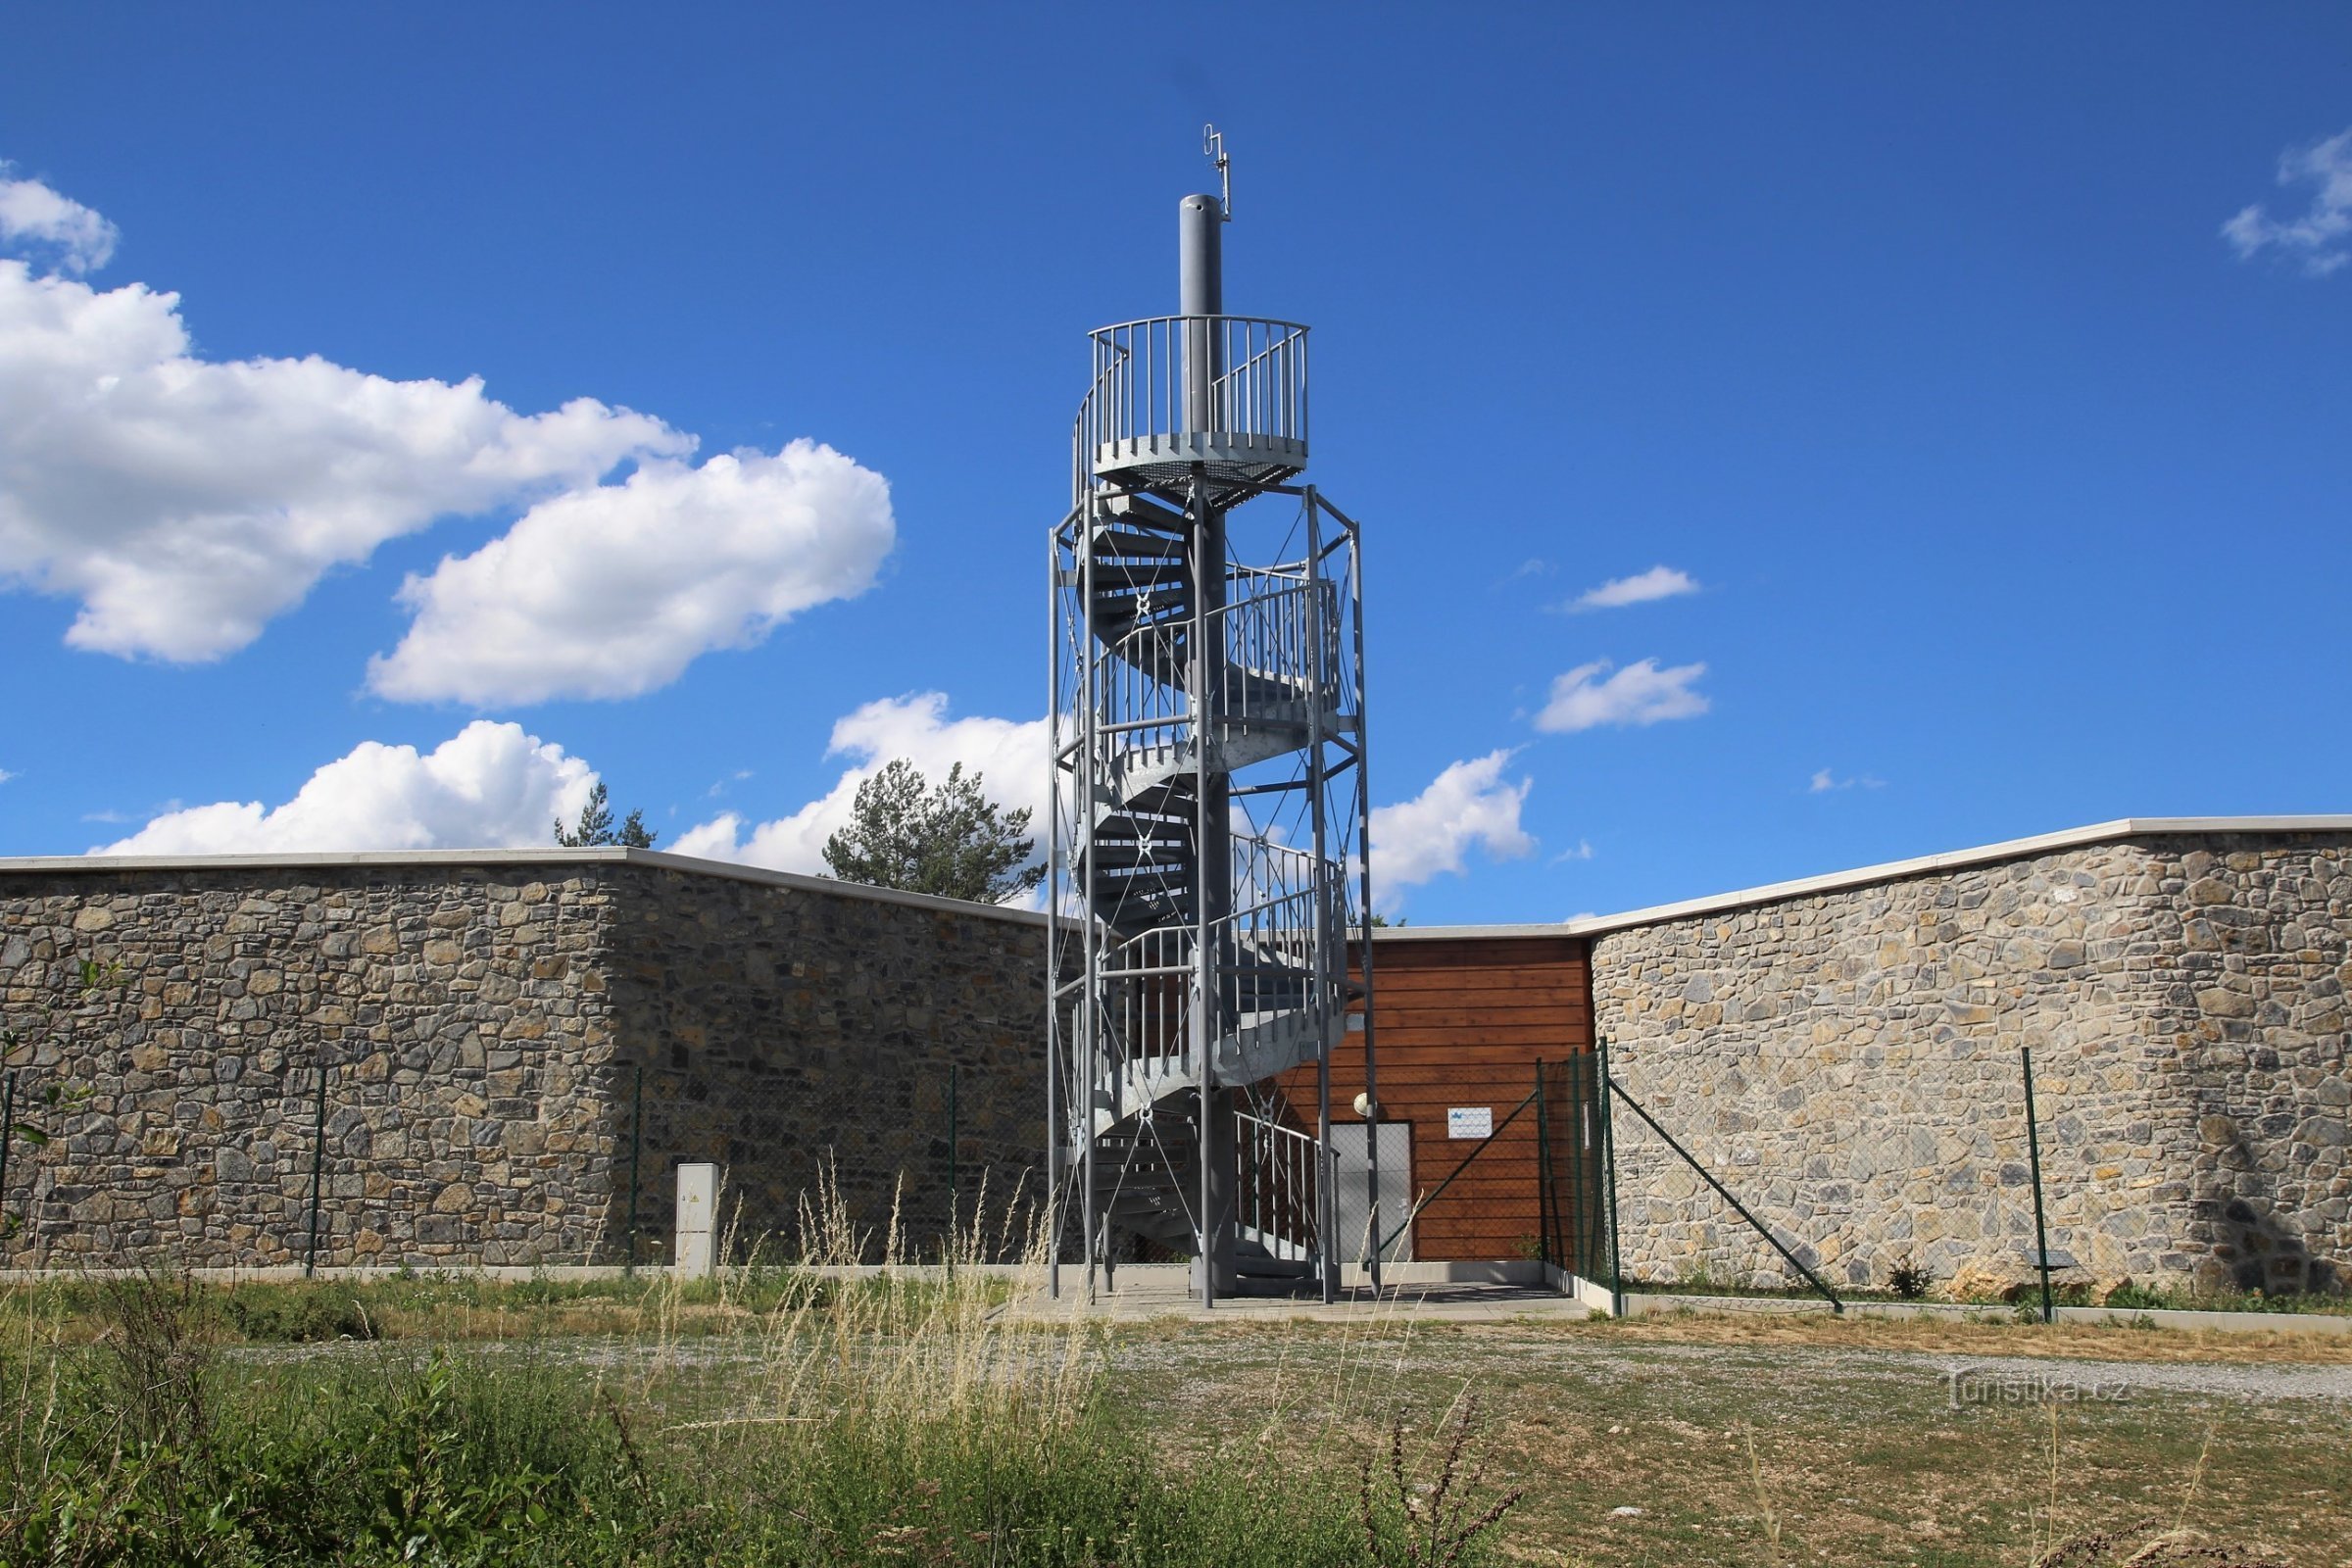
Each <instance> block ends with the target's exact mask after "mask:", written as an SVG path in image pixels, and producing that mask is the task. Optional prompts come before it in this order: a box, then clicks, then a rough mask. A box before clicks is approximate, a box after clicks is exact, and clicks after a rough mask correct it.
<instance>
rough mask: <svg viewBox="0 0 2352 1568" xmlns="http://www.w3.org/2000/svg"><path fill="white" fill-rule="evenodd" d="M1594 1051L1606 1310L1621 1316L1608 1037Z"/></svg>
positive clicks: (1622, 1269)
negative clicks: (1604, 1195) (1603, 1181)
mask: <svg viewBox="0 0 2352 1568" xmlns="http://www.w3.org/2000/svg"><path fill="white" fill-rule="evenodd" d="M1594 1047H1595V1051H1596V1054H1598V1056H1599V1058H1600V1060H1599V1063H1598V1071H1599V1073H1600V1094H1599V1096H1598V1097H1597V1098H1598V1100H1599V1102H1600V1163H1601V1166H1602V1168H1603V1169H1604V1170H1606V1171H1607V1173H1608V1178H1609V1310H1610V1312H1611V1313H1612V1314H1613V1315H1615V1316H1617V1317H1623V1316H1625V1256H1624V1253H1623V1252H1622V1251H1621V1250H1619V1249H1618V1246H1617V1105H1616V1102H1614V1101H1613V1100H1611V1099H1610V1098H1609V1097H1610V1093H1611V1091H1613V1090H1615V1089H1616V1087H1617V1080H1616V1079H1614V1078H1612V1077H1611V1076H1610V1075H1609V1037H1608V1036H1607V1035H1599V1036H1596V1037H1595V1039H1594Z"/></svg>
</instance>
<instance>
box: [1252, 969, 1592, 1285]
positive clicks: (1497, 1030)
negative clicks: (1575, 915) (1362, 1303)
mask: <svg viewBox="0 0 2352 1568" xmlns="http://www.w3.org/2000/svg"><path fill="white" fill-rule="evenodd" d="M1587 960H1588V949H1587V945H1586V943H1585V942H1584V940H1583V939H1581V938H1578V937H1481V938H1465V939H1460V940H1454V939H1450V938H1426V939H1425V938H1412V939H1407V940H1389V941H1382V942H1380V944H1379V946H1378V948H1377V950H1376V951H1375V954H1374V963H1373V995H1374V1004H1375V1006H1376V1007H1377V1009H1378V1019H1377V1029H1376V1034H1375V1039H1376V1041H1377V1047H1376V1049H1377V1050H1378V1051H1379V1053H1380V1061H1379V1077H1380V1100H1381V1104H1382V1106H1383V1108H1384V1114H1385V1119H1387V1120H1389V1121H1404V1122H1409V1123H1411V1125H1412V1129H1413V1183H1414V1187H1415V1191H1416V1193H1417V1194H1418V1193H1426V1192H1428V1191H1429V1190H1430V1189H1432V1188H1434V1187H1435V1186H1436V1185H1437V1184H1438V1183H1439V1182H1441V1181H1443V1180H1444V1179H1445V1177H1446V1172H1448V1171H1450V1170H1452V1169H1453V1168H1454V1166H1456V1165H1457V1164H1459V1163H1461V1160H1462V1156H1463V1155H1464V1154H1466V1153H1468V1152H1470V1150H1472V1149H1473V1148H1475V1147H1476V1145H1475V1144H1472V1143H1467V1142H1456V1141H1452V1140H1449V1139H1448V1138H1447V1137H1446V1110H1447V1109H1448V1108H1449V1107H1452V1106H1475V1105H1486V1106H1490V1107H1492V1109H1493V1111H1494V1119H1495V1124H1496V1125H1498V1126H1499V1125H1500V1124H1501V1122H1502V1119H1503V1118H1504V1117H1505V1116H1507V1115H1508V1114H1509V1113H1510V1110H1511V1107H1512V1106H1514V1105H1516V1104H1518V1103H1519V1102H1520V1101H1521V1100H1523V1099H1525V1098H1526V1097H1527V1094H1528V1091H1529V1090H1531V1089H1533V1088H1534V1087H1535V1079H1536V1062H1537V1060H1538V1059H1539V1058H1541V1059H1546V1060H1556V1059H1558V1058H1559V1057H1561V1056H1564V1055H1566V1054H1569V1053H1571V1052H1577V1051H1590V1050H1591V1049H1592V1048H1593V993H1592V979H1591V970H1590V967H1589V965H1588V961H1587ZM1331 1079H1332V1093H1331V1100H1332V1116H1333V1119H1334V1120H1335V1121H1352V1120H1354V1119H1355V1111H1354V1102H1355V1097H1356V1095H1357V1094H1359V1093H1360V1092H1361V1091H1362V1089H1363V1087H1364V1037H1363V1036H1362V1035H1360V1034H1353V1033H1351V1034H1349V1035H1348V1036H1347V1037H1346V1038H1345V1039H1344V1040H1343V1041H1342V1043H1341V1045H1340V1048H1339V1049H1338V1051H1337V1052H1335V1053H1334V1054H1333V1058H1332V1075H1331ZM1283 1089H1284V1092H1285V1093H1286V1095H1288V1096H1289V1097H1290V1099H1291V1103H1292V1104H1294V1105H1295V1106H1298V1107H1299V1108H1300V1109H1301V1110H1304V1111H1305V1112H1306V1114H1307V1115H1308V1117H1309V1118H1311V1117H1312V1114H1313V1106H1314V1102H1315V1083H1314V1073H1313V1071H1312V1069H1305V1070H1302V1071H1299V1072H1296V1073H1293V1074H1291V1075H1289V1076H1288V1077H1287V1078H1286V1079H1285V1080H1284V1083H1283ZM1308 1124H1309V1125H1311V1120H1310V1121H1309V1123H1308ZM1536 1168H1537V1166H1536V1113H1535V1110H1534V1109H1533V1108H1532V1107H1531V1108H1530V1109H1528V1111H1527V1112H1526V1113H1525V1114H1523V1115H1521V1116H1520V1118H1519V1119H1518V1120H1517V1121H1515V1122H1513V1123H1512V1124H1511V1125H1510V1127H1509V1128H1508V1129H1507V1130H1505V1131H1504V1132H1503V1133H1502V1134H1501V1135H1500V1136H1499V1137H1497V1138H1496V1139H1495V1143H1494V1145H1493V1147H1491V1148H1489V1149H1488V1150H1487V1151H1486V1152H1485V1153H1483V1154H1481V1155H1479V1157H1478V1160H1477V1162H1476V1163H1475V1164H1473V1165H1471V1166H1470V1168H1469V1169H1468V1170H1467V1171H1465V1172H1464V1173H1463V1175H1462V1177H1461V1179H1460V1180H1459V1181H1457V1182H1455V1183H1454V1184H1453V1185H1452V1186H1451V1187H1450V1188H1448V1189H1446V1192H1445V1194H1444V1195H1443V1196H1441V1197H1440V1198H1438V1199H1437V1201H1435V1202H1433V1203H1431V1204H1430V1205H1429V1207H1427V1208H1425V1209H1424V1210H1423V1211H1422V1213H1421V1215H1420V1218H1419V1220H1418V1221H1417V1222H1416V1223H1415V1227H1414V1235H1413V1244H1414V1253H1413V1255H1414V1256H1416V1257H1419V1258H1424V1259H1453V1258H1476V1259H1485V1258H1507V1257H1517V1256H1520V1255H1523V1254H1524V1252H1525V1251H1526V1250H1527V1249H1529V1248H1530V1247H1532V1246H1533V1245H1534V1242H1535V1239H1536V1237H1537V1235H1538V1232H1539V1231H1540V1229H1541V1221H1540V1212H1541V1211H1540V1209H1539V1206H1538V1201H1537V1197H1536Z"/></svg>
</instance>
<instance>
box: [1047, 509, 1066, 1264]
mask: <svg viewBox="0 0 2352 1568" xmlns="http://www.w3.org/2000/svg"><path fill="white" fill-rule="evenodd" d="M1046 584H1047V589H1046V1218H1045V1226H1046V1294H1047V1295H1048V1296H1050V1297H1052V1298H1053V1299H1055V1300H1059V1299H1061V1216H1062V1189H1061V1139H1062V1131H1061V1104H1060V1100H1061V911H1060V910H1059V909H1057V908H1055V907H1054V900H1055V899H1056V898H1058V897H1060V894H1061V834H1062V822H1061V625H1060V619H1061V603H1060V599H1061V593H1062V583H1061V536H1060V532H1059V530H1058V529H1057V530H1055V531H1054V533H1051V534H1048V535H1047V536H1046Z"/></svg>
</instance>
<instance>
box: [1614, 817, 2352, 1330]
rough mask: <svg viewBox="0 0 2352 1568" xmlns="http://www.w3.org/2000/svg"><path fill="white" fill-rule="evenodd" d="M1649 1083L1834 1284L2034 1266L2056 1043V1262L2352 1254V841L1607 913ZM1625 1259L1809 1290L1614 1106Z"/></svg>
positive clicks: (2177, 1279) (2131, 857)
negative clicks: (2351, 1022) (2065, 1258)
mask: <svg viewBox="0 0 2352 1568" xmlns="http://www.w3.org/2000/svg"><path fill="white" fill-rule="evenodd" d="M1593 969H1594V977H1595V978H1594V1010H1595V1019H1596V1023H1597V1027H1598V1029H1599V1031H1600V1032H1601V1034H1603V1035H1604V1036H1605V1037H1606V1038H1607V1039H1608V1040H1609V1042H1610V1044H1611V1049H1612V1056H1613V1060H1612V1065H1613V1066H1614V1067H1615V1069H1616V1071H1617V1074H1618V1076H1619V1079H1620V1081H1621V1082H1622V1083H1623V1084H1624V1086H1625V1087H1626V1089H1627V1090H1628V1091H1629V1092H1630V1093H1631V1094H1632V1095H1633V1097H1634V1098H1635V1099H1636V1100H1637V1101H1639V1102H1640V1103H1642V1106H1643V1107H1644V1108H1646V1109H1647V1110H1648V1111H1649V1112H1650V1113H1651V1114H1652V1115H1653V1116H1655V1117H1656V1118H1657V1120H1658V1121H1659V1123H1660V1124H1661V1125H1662V1126H1663V1127H1664V1128H1665V1129H1666V1130H1667V1131H1668V1132H1671V1133H1672V1134H1673V1135H1674V1136H1675V1137H1676V1138H1677V1139H1678V1140H1679V1141H1681V1142H1682V1143H1683V1144H1684V1145H1685V1146H1686V1147H1687V1148H1689V1149H1690V1150H1691V1152H1692V1153H1693V1154H1695V1155H1696V1156H1697V1157H1698V1158H1699V1159H1700V1161H1701V1162H1703V1163H1705V1164H1706V1165H1707V1166H1708V1167H1709V1168H1710V1169H1712V1170H1713V1171H1714V1172H1715V1173H1716V1174H1717V1176H1718V1177H1719V1178H1720V1179H1722V1180H1723V1181H1724V1183H1725V1184H1726V1185H1727V1186H1728V1187H1729V1188H1730V1189H1731V1191H1732V1192H1734V1193H1735V1194H1736V1195H1738V1196H1739V1197H1740V1200H1741V1201H1742V1202H1744V1203H1746V1204H1747V1206H1748V1207H1750V1208H1751V1209H1753V1210H1755V1211H1756V1212H1757V1213H1758V1214H1759V1215H1760V1217H1762V1218H1763V1219H1764V1220H1765V1221H1766V1222H1767V1223H1768V1224H1770V1225H1771V1226H1773V1227H1774V1229H1775V1231H1776V1233H1777V1234H1779V1235H1780V1236H1781V1237H1782V1238H1783V1240H1784V1241H1786V1242H1788V1243H1789V1244H1790V1245H1791V1246H1792V1247H1793V1248H1794V1249H1795V1250H1797V1252H1798V1255H1799V1256H1800V1257H1803V1258H1804V1259H1805V1260H1806V1261H1807V1262H1808V1263H1809V1264H1811V1265H1813V1266H1815V1267H1817V1268H1820V1269H1822V1270H1823V1271H1824V1272H1825V1273H1826V1274H1827V1275H1828V1276H1829V1277H1830V1278H1831V1280H1832V1282H1833V1283H1838V1284H1849V1285H1874V1286H1876V1285H1884V1284H1886V1283H1887V1278H1888V1274H1889V1272H1890V1270H1891V1269H1892V1268H1893V1267H1894V1266H1895V1265H1896V1264H1898V1263H1902V1262H1914V1263H1917V1264H1921V1265H1925V1266H1926V1267H1927V1268H1928V1269H1930V1271H1931V1272H1932V1273H1934V1274H1935V1275H1936V1277H1937V1278H1939V1279H1940V1280H1943V1281H1945V1282H1947V1283H1949V1282H1952V1281H1954V1280H1955V1279H1957V1280H1959V1281H1960V1282H1961V1283H1963V1284H1967V1283H1971V1282H1984V1283H1987V1284H1998V1283H2002V1282H2014V1281H2018V1280H2022V1279H2024V1278H2026V1277H2027V1274H2028V1267H2027V1262H2026V1256H2025V1254H2026V1250H2028V1249H2029V1248H2031V1247H2032V1246H2033V1240H2034V1214H2033V1189H2032V1186H2031V1183H2030V1180H2029V1164H2030V1159H2029V1149H2028V1143H2027V1138H2026V1124H2025V1087H2024V1082H2023V1076H2022V1073H2021V1071H2020V1049H2021V1048H2027V1047H2030V1048H2032V1051H2033V1055H2034V1093H2035V1097H2036V1102H2037V1103H2036V1110H2037V1113H2038V1122H2039V1127H2040V1131H2041V1135H2042V1140H2043V1147H2042V1163H2043V1172H2044V1190H2045V1196H2046V1200H2047V1206H2048V1221H2049V1226H2050V1240H2051V1246H2052V1248H2053V1250H2066V1251H2069V1252H2072V1253H2073V1254H2074V1255H2075V1256H2076V1257H2078V1258H2079V1259H2080V1260H2081V1261H2082V1265H2083V1267H2084V1269H2085V1270H2086V1271H2087V1273H2088V1274H2089V1275H2090V1276H2092V1277H2095V1278H2097V1279H2100V1280H2105V1281H2114V1280H2118V1279H2122V1278H2127V1277H2129V1278H2135V1279H2139V1280H2141V1281H2143V1282H2165V1283H2175V1284H2194V1285H2196V1286H2198V1287H2200V1288H2208V1289H2210V1288H2213V1287H2216V1286H2223V1285H2236V1286H2239V1287H2241V1288H2251V1287H2256V1286H2260V1287H2263V1288H2266V1289H2271V1290H2294V1289H2304V1288H2311V1287H2324V1286H2327V1285H2329V1284H2330V1283H2333V1282H2335V1281H2338V1280H2340V1279H2341V1278H2342V1277H2343V1275H2344V1274H2345V1273H2346V1272H2348V1271H2352V1213H2348V1208H2352V1163H2348V1162H2347V1159H2346V1150H2345V1145H2346V1120H2345V1118H2346V1101H2347V1098H2348V1095H2347V1078H2346V1061H2345V1028H2346V1024H2345V1010H2344V989H2345V986H2346V984H2347V983H2348V982H2352V834H2343V833H2335V834H2313V833H2292V834H2264V835H2260V836H2226V835H2225V836H2211V837H2206V838H2202V839H2199V838H2191V837H2182V836H2179V835H2164V836H2151V837H2148V838H2145V839H2138V840H2130V841H2125V842H2114V843H2105V844H2092V845H2085V846H2082V847H2080V848H2074V849H2069V850H2065V851H2061V852H2055V853H2048V854H2043V855H2037V856H2028V857H2023V858H2015V859H2009V860H2003V861H1996V862H1993V863H1987V864H1977V865H1966V866H1960V867H1956V868H1953V869H1948V870H1937V871H1933V872H1927V873H1922V874H1918V875H1913V876H1907V877H1902V878H1898V879H1895V880H1889V881H1883V882H1875V883H1866V884H1863V885H1859V886H1852V887H1845V888H1839V889H1836V890H1833V891H1825V892H1819V893H1812V894H1808V895H1805V896H1801V897H1793V898H1788V899H1783V900H1777V901H1772V902H1764V903H1757V904H1753V905H1749V906H1746V907H1728V908H1725V909H1723V910H1721V911H1720V912H1708V913H1700V914H1694V915H1691V916H1688V917H1684V918H1677V919H1668V920H1663V921H1660V922H1657V923H1654V924H1648V925H1641V926H1634V927H1631V928H1627V929H1618V930H1611V931H1607V932H1605V933H1603V934H1601V935H1599V936H1598V938H1597V940H1596V942H1595V946H1594V957H1593ZM1617 1127H1618V1130H1619V1138H1620V1161H1619V1165H1620V1170H1619V1187H1620V1207H1621V1218H1622V1225H1623V1240H1624V1246H1625V1263H1626V1266H1627V1268H1628V1270H1629V1271H1630V1272H1636V1273H1640V1274H1643V1275H1646V1276H1653V1277H1672V1278H1690V1277H1691V1276H1692V1275H1694V1274H1698V1273H1701V1272H1703V1273H1705V1274H1707V1275H1710V1276H1712V1277H1715V1278H1718V1279H1733V1280H1744V1281H1748V1282H1753V1283H1763V1282H1767V1281H1770V1282H1774V1283H1784V1282H1786V1281H1787V1280H1789V1278H1791V1277H1792V1276H1791V1273H1790V1271H1789V1270H1788V1269H1787V1267H1786V1265H1785V1264H1783V1262H1782V1261H1781V1259H1780V1258H1779V1257H1778V1256H1777V1255H1776V1254H1775V1253H1774V1252H1773V1250H1771V1249H1770V1248H1769V1247H1768V1246H1767V1245H1766V1244H1765V1243H1764V1242H1763V1241H1762V1240H1761V1239H1760V1238H1758V1237H1756V1235H1755V1234H1754V1232H1753V1231H1752V1230H1750V1229H1748V1228H1747V1227H1746V1226H1745V1225H1744V1224H1743V1223H1742V1222H1740V1220H1739V1218H1738V1217H1737V1215H1736V1214H1734V1213H1733V1212H1732V1211H1731V1210H1730V1208H1729V1207H1728V1206H1727V1205H1725V1204H1724V1203H1723V1202H1722V1201H1720V1200H1719V1199H1717V1198H1716V1197H1715V1196H1714V1195H1713V1194H1712V1193H1710V1192H1708V1191H1707V1190H1706V1188H1705V1187H1704V1185H1703V1184H1702V1183H1701V1182H1700V1181H1699V1180H1698V1178H1697V1177H1696V1176H1695V1175H1694V1174H1692V1173H1691V1170H1690V1168H1689V1166H1688V1165H1687V1164H1685V1163H1684V1162H1683V1161H1681V1160H1680V1159H1679V1158H1677V1157H1676V1156H1675V1155H1674V1154H1673V1153H1672V1152H1670V1151H1669V1150H1668V1149H1667V1148H1666V1146H1665V1145H1664V1143H1663V1142H1662V1140H1660V1139H1659V1138H1657V1137H1656V1136H1655V1135H1654V1134H1652V1133H1651V1132H1650V1131H1649V1130H1648V1129H1647V1128H1646V1127H1644V1126H1642V1123H1641V1122H1640V1121H1639V1119H1638V1118H1636V1117H1635V1116H1633V1115H1631V1114H1630V1113H1627V1112H1625V1111H1623V1110H1620V1112H1619V1114H1618V1118H1617Z"/></svg>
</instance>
